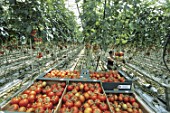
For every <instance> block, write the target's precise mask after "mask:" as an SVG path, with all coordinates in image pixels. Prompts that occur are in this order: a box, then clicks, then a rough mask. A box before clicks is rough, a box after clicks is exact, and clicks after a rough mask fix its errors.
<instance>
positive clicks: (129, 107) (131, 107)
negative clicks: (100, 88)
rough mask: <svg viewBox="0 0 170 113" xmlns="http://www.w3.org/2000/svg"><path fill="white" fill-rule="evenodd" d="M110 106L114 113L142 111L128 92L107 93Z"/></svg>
mask: <svg viewBox="0 0 170 113" xmlns="http://www.w3.org/2000/svg"><path fill="white" fill-rule="evenodd" d="M107 97H108V100H109V103H110V108H111V110H112V111H113V112H116V113H143V112H142V110H141V109H140V106H139V103H138V102H137V101H136V99H135V97H134V96H132V95H131V96H130V95H128V94H108V95H107Z"/></svg>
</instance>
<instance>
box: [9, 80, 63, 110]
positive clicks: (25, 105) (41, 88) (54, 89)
mask: <svg viewBox="0 0 170 113" xmlns="http://www.w3.org/2000/svg"><path fill="white" fill-rule="evenodd" d="M65 87H66V83H65V82H55V83H54V84H48V83H47V82H45V81H38V82H35V83H34V84H33V85H32V86H31V87H30V88H29V89H27V90H25V91H24V92H23V93H22V94H21V95H19V96H17V97H14V98H12V99H11V101H10V106H9V107H8V109H7V110H8V111H18V112H35V113H51V112H52V110H53V109H55V108H56V106H57V104H58V102H59V99H60V97H61V96H62V93H63V91H64V88H65Z"/></svg>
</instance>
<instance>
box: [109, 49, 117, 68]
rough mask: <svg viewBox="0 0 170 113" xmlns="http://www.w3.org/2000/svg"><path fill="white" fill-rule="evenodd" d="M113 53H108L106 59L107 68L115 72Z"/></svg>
mask: <svg viewBox="0 0 170 113" xmlns="http://www.w3.org/2000/svg"><path fill="white" fill-rule="evenodd" d="M114 64H115V63H114V52H113V51H109V57H107V68H108V69H109V70H113V69H114V70H115V69H116V67H115V66H114Z"/></svg>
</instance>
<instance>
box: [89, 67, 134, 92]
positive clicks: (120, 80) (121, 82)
mask: <svg viewBox="0 0 170 113" xmlns="http://www.w3.org/2000/svg"><path fill="white" fill-rule="evenodd" d="M90 78H91V79H94V80H101V81H102V85H103V88H104V90H114V89H116V90H117V89H118V90H131V86H132V80H130V79H128V78H127V77H126V76H125V75H124V74H122V73H121V72H120V71H117V70H114V71H108V72H90Z"/></svg>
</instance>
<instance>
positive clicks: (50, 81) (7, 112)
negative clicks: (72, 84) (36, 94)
mask: <svg viewBox="0 0 170 113" xmlns="http://www.w3.org/2000/svg"><path fill="white" fill-rule="evenodd" d="M39 80H43V81H46V82H47V84H54V83H56V82H66V84H67V81H65V80H48V79H46V80H45V79H37V80H36V81H39ZM66 87H67V85H66ZM66 87H65V89H64V91H63V94H64V92H65V90H66ZM26 89H27V88H26ZM26 89H25V90H26ZM25 90H22V91H21V92H20V93H18V95H19V94H21V93H22V92H24V91H25ZM63 94H62V96H61V98H60V99H59V102H60V101H61V100H62V97H63ZM15 96H16V95H15ZM58 105H59V103H58V104H57V106H58ZM9 106H10V101H9V102H8V103H6V104H5V105H4V106H2V108H1V110H2V111H3V112H5V113H9V111H7V109H8V107H9ZM57 106H56V108H57ZM56 110H57V109H53V113H56ZM0 113H1V112H0ZM12 113H14V112H12ZM15 113H21V112H16V111H15ZM23 113H25V112H23Z"/></svg>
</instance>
